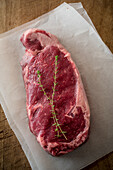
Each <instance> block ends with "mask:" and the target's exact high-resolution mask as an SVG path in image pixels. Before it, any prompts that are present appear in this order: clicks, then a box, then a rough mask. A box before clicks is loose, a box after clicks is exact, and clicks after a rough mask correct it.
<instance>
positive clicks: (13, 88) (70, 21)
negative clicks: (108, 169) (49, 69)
mask: <svg viewBox="0 0 113 170" xmlns="http://www.w3.org/2000/svg"><path fill="white" fill-rule="evenodd" d="M71 5H72V4H71ZM74 8H75V9H76V10H77V11H78V12H77V11H76V10H75V9H74ZM74 8H73V7H71V6H70V5H68V4H66V3H64V4H62V5H61V6H59V7H57V8H56V9H54V10H53V11H51V12H49V13H47V14H45V15H43V16H41V17H39V18H38V19H35V20H33V21H31V22H29V23H27V24H24V25H22V26H20V27H17V28H15V29H13V30H11V31H9V32H7V33H4V34H1V35H0V100H1V104H2V107H3V109H4V111H5V115H6V117H7V119H8V121H9V124H10V126H11V128H12V129H13V131H14V132H15V134H16V136H17V138H18V140H19V141H20V143H21V146H22V148H23V150H24V152H25V154H26V156H27V158H28V160H29V162H30V165H31V167H32V169H33V170H35V169H36V170H53V169H54V170H61V169H65V170H70V169H71V170H76V169H80V168H83V167H85V166H87V165H88V164H90V163H92V162H94V161H95V160H97V159H98V158H100V157H102V156H104V155H105V154H107V153H109V152H111V151H113V144H112V143H113V133H112V131H113V74H112V73H113V55H112V53H111V52H110V50H109V49H108V48H107V47H106V45H105V44H104V43H103V42H102V40H101V39H100V37H99V35H98V34H97V32H96V31H95V30H94V29H95V28H94V27H93V26H91V25H92V22H91V20H90V19H89V18H88V17H87V13H81V11H84V9H83V8H82V6H81V4H80V3H79V4H74ZM79 12H80V14H81V15H82V16H83V17H84V18H83V17H82V16H81V15H80V14H79ZM87 21H88V22H89V23H90V24H91V25H90V24H89V23H88V22H87ZM34 27H35V28H39V29H44V30H46V31H48V32H51V33H53V34H55V35H56V36H57V37H58V38H59V40H60V42H61V43H62V44H63V45H64V47H65V48H66V49H67V50H68V51H69V52H70V53H71V55H72V58H73V60H74V61H75V63H76V65H77V67H78V69H79V71H80V73H81V76H82V80H83V84H84V87H85V90H86V94H87V96H88V101H89V105H90V109H91V128H90V135H89V139H88V141H87V142H86V143H85V144H83V145H82V146H81V147H79V148H78V149H76V150H75V151H73V152H71V153H69V154H67V155H64V156H61V157H52V156H51V155H49V154H48V153H46V152H45V151H44V150H43V149H42V148H41V147H40V145H39V144H38V143H37V141H36V139H35V136H34V135H33V134H32V133H31V132H30V130H29V127H28V118H27V113H26V106H25V100H26V99H25V89H24V83H23V78H22V74H21V67H20V64H19V62H20V60H21V58H22V56H23V54H24V50H25V49H24V47H23V46H22V44H21V43H20V41H19V38H20V36H21V35H22V33H23V32H24V31H25V30H26V29H28V28H34Z"/></svg>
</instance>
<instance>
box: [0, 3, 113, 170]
mask: <svg viewBox="0 0 113 170" xmlns="http://www.w3.org/2000/svg"><path fill="white" fill-rule="evenodd" d="M62 2H63V0H0V33H3V32H5V31H8V30H10V29H12V28H14V27H17V26H19V25H21V24H23V23H25V22H28V21H30V20H32V19H34V18H37V17H38V16H40V15H42V14H44V13H46V12H48V11H50V10H52V9H53V8H55V7H57V6H58V5H60V4H61V3H62ZM65 2H68V3H69V2H79V0H65ZM81 2H82V3H83V6H84V8H85V9H86V11H87V12H88V14H89V16H90V18H91V19H92V21H93V23H94V25H95V27H96V29H97V31H98V32H99V34H100V36H101V37H102V39H103V41H104V42H105V43H106V45H107V46H108V47H109V48H110V50H111V51H112V52H113V0H81ZM2 169H3V170H14V169H16V170H23V169H24V170H28V169H31V168H30V165H29V163H28V161H27V159H26V156H25V154H24V152H23V150H22V148H21V146H20V144H19V142H18V140H17V138H16V136H15V135H14V133H13V131H12V130H11V128H10V126H9V124H8V122H7V119H6V117H5V115H4V112H3V110H2V107H1V106H0V170H2ZM85 170H113V152H112V153H110V154H108V155H107V156H105V157H103V158H101V159H100V160H98V161H96V162H95V163H93V164H92V165H89V166H88V167H87V168H85Z"/></svg>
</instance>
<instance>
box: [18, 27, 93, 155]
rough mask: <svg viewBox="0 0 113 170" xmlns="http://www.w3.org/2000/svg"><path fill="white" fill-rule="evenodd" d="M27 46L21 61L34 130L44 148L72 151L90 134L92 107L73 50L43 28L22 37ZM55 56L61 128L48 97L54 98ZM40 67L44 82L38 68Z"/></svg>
mask: <svg viewBox="0 0 113 170" xmlns="http://www.w3.org/2000/svg"><path fill="white" fill-rule="evenodd" d="M21 42H22V43H23V45H24V46H25V48H26V52H25V55H24V56H23V59H22V61H21V66H22V73H23V79H24V82H25V89H26V107H27V113H28V118H29V126H30V130H31V132H32V133H33V134H34V135H35V136H36V138H37V141H38V142H39V143H40V145H41V146H42V147H43V149H44V150H46V151H47V152H49V153H51V154H52V155H53V156H57V155H61V154H65V153H68V152H70V151H72V150H74V149H75V148H77V147H78V146H79V145H80V144H82V143H83V142H84V141H85V140H86V139H87V136H88V130H89V124H90V120H89V119H90V110H89V105H88V101H87V98H86V94H85V91H84V88H83V84H82V81H81V78H80V74H79V72H78V69H77V67H76V66H75V63H74V62H73V61H72V59H71V55H70V53H69V52H68V51H67V50H66V49H65V48H64V47H63V46H62V45H61V44H60V43H59V41H58V39H57V38H56V37H55V36H54V35H52V34H50V33H47V32H45V31H43V30H38V29H29V30H27V31H26V32H25V33H24V34H23V35H22V37H21ZM55 56H58V63H57V69H58V72H57V79H56V82H57V83H58V84H57V85H56V91H55V95H54V109H55V113H56V117H57V120H58V123H59V124H60V128H61V129H62V131H65V132H66V133H65V136H66V138H65V137H64V135H63V134H64V133H61V131H60V129H59V127H58V129H57V130H59V133H60V137H58V136H56V134H57V130H56V131H55V129H56V127H55V125H53V124H54V119H53V117H52V112H51V105H50V103H49V100H47V96H49V97H50V98H51V97H52V93H53V89H52V87H53V85H54V74H55V73H54V70H55ZM38 70H40V74H41V83H42V85H43V88H44V89H45V92H46V94H47V96H46V95H44V92H43V91H42V89H41V87H40V84H39V77H38V76H37V71H38Z"/></svg>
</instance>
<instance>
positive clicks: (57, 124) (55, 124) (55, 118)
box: [37, 56, 67, 140]
mask: <svg viewBox="0 0 113 170" xmlns="http://www.w3.org/2000/svg"><path fill="white" fill-rule="evenodd" d="M57 65H58V56H55V71H54V76H53V77H54V83H53V87H52V89H53V93H52V97H51V98H50V97H48V96H47V93H46V91H45V88H44V87H43V85H42V83H41V73H40V71H39V70H38V71H37V74H38V78H39V79H38V83H39V87H41V89H42V91H43V93H44V95H45V96H46V98H47V100H48V101H49V104H50V105H51V109H52V110H51V113H52V117H51V118H53V121H54V123H53V125H52V126H55V132H57V134H56V135H55V136H57V137H61V135H60V133H61V134H62V135H63V136H64V138H65V139H66V140H67V137H66V135H65V133H66V132H65V131H63V130H62V128H61V124H59V119H58V118H57V113H56V112H55V105H54V95H55V91H56V85H57V84H58V83H57V81H56V79H57V73H58V67H57Z"/></svg>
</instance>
